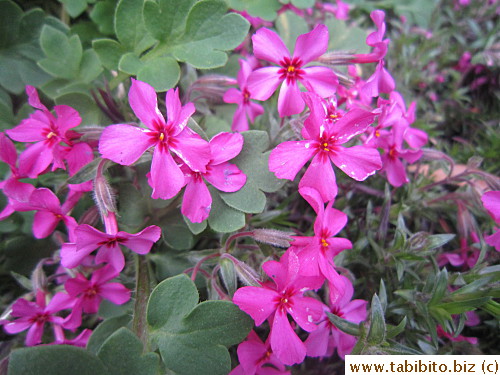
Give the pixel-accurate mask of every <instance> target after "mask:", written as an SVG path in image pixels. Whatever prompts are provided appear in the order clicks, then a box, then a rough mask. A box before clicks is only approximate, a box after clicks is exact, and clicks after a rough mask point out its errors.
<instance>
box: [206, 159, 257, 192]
mask: <svg viewBox="0 0 500 375" xmlns="http://www.w3.org/2000/svg"><path fill="white" fill-rule="evenodd" d="M203 177H205V179H206V180H207V181H208V182H210V183H211V184H212V185H213V186H214V187H215V188H216V189H217V190H220V191H224V192H227V193H233V192H235V191H238V190H240V189H241V188H242V187H243V185H245V182H246V181H247V176H246V175H245V174H244V173H243V172H242V171H241V170H240V169H239V168H238V167H237V166H236V165H234V164H230V163H222V164H219V165H214V166H212V167H211V168H210V171H209V172H207V173H206V174H204V175H203Z"/></svg>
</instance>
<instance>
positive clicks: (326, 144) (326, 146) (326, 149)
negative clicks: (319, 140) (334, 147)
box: [323, 142, 330, 151]
mask: <svg viewBox="0 0 500 375" xmlns="http://www.w3.org/2000/svg"><path fill="white" fill-rule="evenodd" d="M323 150H325V151H330V149H329V148H328V143H326V142H325V143H323Z"/></svg>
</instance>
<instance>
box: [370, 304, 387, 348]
mask: <svg viewBox="0 0 500 375" xmlns="http://www.w3.org/2000/svg"><path fill="white" fill-rule="evenodd" d="M385 334H386V327H385V318H384V310H383V309H382V304H381V303H380V300H379V298H378V296H377V295H376V294H374V295H373V298H372V304H371V314H370V330H369V331H368V336H367V338H366V339H367V341H368V343H370V344H373V345H378V344H381V343H382V342H384V340H385Z"/></svg>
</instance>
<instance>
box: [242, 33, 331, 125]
mask: <svg viewBox="0 0 500 375" xmlns="http://www.w3.org/2000/svg"><path fill="white" fill-rule="evenodd" d="M252 41H253V50H254V54H255V56H256V57H258V58H259V59H263V60H267V61H271V62H273V63H275V64H277V65H279V67H274V66H273V67H266V68H261V69H257V70H256V71H254V72H253V73H252V74H251V75H250V77H248V82H247V85H248V90H249V91H250V92H251V93H252V95H253V97H254V98H255V99H258V100H267V99H269V97H270V96H271V95H272V94H273V93H274V92H275V91H276V89H277V88H278V86H279V85H280V83H282V85H281V89H280V94H279V97H278V112H279V114H280V116H281V117H284V116H290V115H293V114H296V113H300V112H302V110H303V109H304V100H303V99H302V97H301V95H300V89H299V86H298V82H301V83H302V84H303V85H304V86H305V87H306V88H307V90H308V91H314V92H316V93H317V94H318V95H320V96H321V97H324V98H325V97H329V96H332V95H333V94H334V93H335V90H336V87H337V86H338V79H337V76H336V75H335V74H334V73H333V71H332V70H330V69H329V68H326V67H322V66H313V67H307V68H305V67H304V66H305V65H306V64H308V63H309V62H311V61H313V60H315V59H317V58H318V57H320V56H321V55H322V54H324V53H325V52H326V50H327V49H328V29H327V27H326V26H325V25H318V26H316V27H315V28H314V30H312V31H311V32H309V33H307V34H302V35H300V36H299V37H298V38H297V43H296V45H295V51H294V53H293V56H291V57H290V53H289V52H288V49H287V48H286V46H285V44H284V43H283V41H282V40H281V38H280V37H279V35H278V34H276V33H275V32H274V31H271V30H269V29H265V28H262V29H259V30H258V31H257V32H256V33H255V35H254V36H253V37H252Z"/></svg>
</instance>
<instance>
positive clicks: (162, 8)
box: [144, 0, 196, 42]
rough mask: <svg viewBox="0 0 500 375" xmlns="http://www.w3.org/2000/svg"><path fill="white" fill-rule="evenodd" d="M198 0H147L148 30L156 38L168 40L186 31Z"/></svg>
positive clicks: (146, 23)
mask: <svg viewBox="0 0 500 375" xmlns="http://www.w3.org/2000/svg"><path fill="white" fill-rule="evenodd" d="M195 3H196V0H183V1H178V0H160V1H159V2H158V3H157V2H156V1H151V0H147V1H146V2H145V3H144V19H145V20H147V22H145V25H146V28H147V30H148V31H149V32H150V33H151V35H153V36H154V37H155V38H156V39H158V40H161V41H165V42H168V41H170V40H172V39H175V38H176V37H178V36H180V34H181V33H182V32H183V31H184V29H185V27H186V19H187V16H188V14H189V11H190V9H191V8H192V7H193V5H194V4H195Z"/></svg>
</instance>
